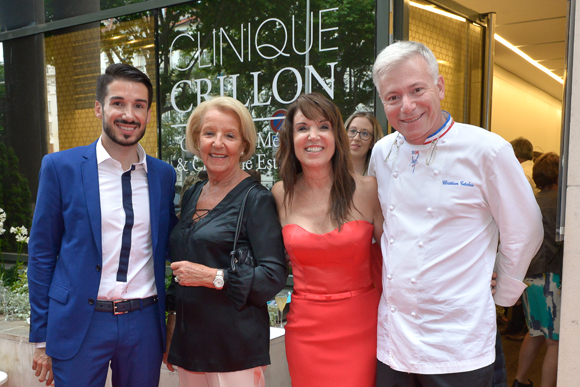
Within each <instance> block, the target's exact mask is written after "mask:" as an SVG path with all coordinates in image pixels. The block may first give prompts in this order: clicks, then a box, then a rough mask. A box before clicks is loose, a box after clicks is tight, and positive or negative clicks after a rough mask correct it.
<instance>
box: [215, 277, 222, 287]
mask: <svg viewBox="0 0 580 387" xmlns="http://www.w3.org/2000/svg"><path fill="white" fill-rule="evenodd" d="M213 285H214V286H215V287H216V288H223V286H224V279H223V278H221V277H217V278H216V279H214V280H213Z"/></svg>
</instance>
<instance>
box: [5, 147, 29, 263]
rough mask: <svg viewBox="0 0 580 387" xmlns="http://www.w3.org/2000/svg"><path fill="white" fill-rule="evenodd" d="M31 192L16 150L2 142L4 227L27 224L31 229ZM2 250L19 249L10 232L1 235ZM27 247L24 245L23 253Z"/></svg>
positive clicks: (7, 228) (12, 250) (11, 250)
mask: <svg viewBox="0 0 580 387" xmlns="http://www.w3.org/2000/svg"><path fill="white" fill-rule="evenodd" d="M30 203H31V194H30V188H29V187H28V180H26V178H25V177H23V176H22V175H21V174H20V172H19V163H18V157H16V154H15V153H14V150H13V149H12V148H10V147H7V146H6V145H5V144H3V143H2V142H0V208H3V209H4V211H6V214H7V218H6V222H4V228H5V229H6V230H9V229H10V227H19V226H25V227H26V228H27V229H30V225H31V223H32V214H31V209H30ZM0 240H1V241H2V251H4V252H16V251H18V245H17V242H16V241H15V240H14V237H10V233H8V232H6V233H4V235H2V236H0ZM26 251H27V248H26V247H24V251H22V252H23V253H26Z"/></svg>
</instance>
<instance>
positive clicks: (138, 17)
mask: <svg viewBox="0 0 580 387" xmlns="http://www.w3.org/2000/svg"><path fill="white" fill-rule="evenodd" d="M154 42H155V36H154V17H153V15H152V13H148V12H146V13H139V14H133V15H127V16H124V17H122V18H117V19H108V20H104V21H102V22H100V23H93V24H90V25H85V26H81V27H75V28H71V29H66V30H60V31H58V32H56V33H52V34H46V35H45V49H46V84H47V106H48V109H47V110H48V126H49V128H48V129H49V130H48V131H49V146H48V148H49V149H48V151H49V152H57V151H59V150H64V149H69V148H72V147H75V146H79V145H87V144H89V143H91V142H93V141H95V140H96V139H97V138H98V137H99V136H100V135H101V130H102V125H101V122H100V121H99V120H98V119H97V118H96V117H95V89H96V80H97V78H98V76H99V75H100V74H102V73H103V72H104V71H105V68H106V67H107V66H108V65H110V64H112V63H128V64H131V65H133V66H135V67H137V68H139V69H140V70H141V71H143V72H145V73H146V74H147V75H148V76H149V78H150V79H151V81H152V83H153V84H154V85H155V84H156V71H155V43H154ZM151 109H152V113H151V117H152V118H151V121H150V123H149V125H148V129H149V130H148V131H147V133H146V135H145V137H144V138H143V139H142V140H141V145H142V146H143V147H144V148H145V150H146V152H147V154H149V155H152V156H155V157H157V156H158V142H157V130H156V129H157V120H156V117H157V116H156V109H157V104H156V103H155V100H154V103H153V104H152V107H151Z"/></svg>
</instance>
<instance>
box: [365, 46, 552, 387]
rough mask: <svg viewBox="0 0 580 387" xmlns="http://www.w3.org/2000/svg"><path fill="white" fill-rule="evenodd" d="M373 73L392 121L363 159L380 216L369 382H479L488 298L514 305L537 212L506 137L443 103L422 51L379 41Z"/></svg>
mask: <svg viewBox="0 0 580 387" xmlns="http://www.w3.org/2000/svg"><path fill="white" fill-rule="evenodd" d="M373 80H374V83H375V86H376V87H377V90H378V92H379V95H380V98H381V100H382V102H383V106H384V109H385V113H386V115H387V119H388V120H389V123H390V124H391V125H392V127H393V128H395V129H396V130H397V132H395V133H393V134H391V135H389V136H387V137H385V138H383V139H382V140H381V141H379V142H378V143H377V144H376V145H375V147H374V149H373V153H372V156H371V160H370V164H369V174H370V175H373V176H376V178H377V182H378V187H379V199H380V202H381V207H382V211H383V216H384V219H385V223H384V228H383V229H384V233H383V237H382V240H381V246H382V252H383V263H384V265H383V294H382V297H381V301H380V306H379V321H378V347H377V358H378V370H377V387H387V386H398V385H417V386H425V387H431V386H436V387H439V386H441V387H443V386H470V387H479V386H481V387H489V386H490V385H491V381H492V378H493V362H494V360H495V341H496V329H497V328H496V312H495V306H494V303H495V304H498V305H501V306H510V305H513V304H514V303H515V302H516V301H517V299H518V298H519V296H520V294H521V293H522V291H523V290H524V289H525V287H526V285H525V284H524V283H523V282H522V279H523V278H524V276H525V274H526V270H527V268H528V265H529V263H530V261H531V259H532V258H533V256H534V255H535V253H536V251H537V250H538V248H539V247H540V244H541V242H542V238H543V229H542V218H541V213H540V210H539V208H538V205H537V204H536V200H535V199H534V196H533V194H532V191H531V190H530V189H529V187H528V186H527V180H526V177H525V176H524V173H523V170H522V168H521V166H520V164H519V162H518V161H517V159H516V157H515V156H514V152H513V149H512V147H511V145H510V144H509V143H508V142H507V141H505V140H503V139H502V138H501V137H499V136H498V135H496V134H493V133H490V132H488V131H486V130H484V129H482V128H479V127H475V126H471V125H465V124H461V123H458V122H455V121H454V120H453V117H451V115H450V114H449V113H448V112H446V111H442V110H441V100H442V99H443V97H444V94H445V83H444V80H443V77H442V76H441V75H439V71H438V65H437V60H436V58H435V56H434V55H433V53H432V52H431V50H430V49H429V48H427V47H426V46H425V45H423V44H421V43H416V42H398V43H394V44H392V45H390V46H388V47H387V48H385V49H384V50H383V51H382V52H381V53H380V54H379V56H378V57H377V59H376V62H375V64H374V67H373ZM500 235H501V242H499V237H500ZM498 243H499V246H498ZM494 269H495V271H496V272H497V273H498V277H497V287H496V292H495V296H492V294H491V292H490V291H489V286H490V278H491V276H492V272H493V271H494Z"/></svg>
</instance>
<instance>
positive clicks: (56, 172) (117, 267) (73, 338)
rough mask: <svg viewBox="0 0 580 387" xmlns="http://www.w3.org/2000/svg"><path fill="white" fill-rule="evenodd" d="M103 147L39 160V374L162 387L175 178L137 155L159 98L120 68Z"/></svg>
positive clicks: (33, 256)
mask: <svg viewBox="0 0 580 387" xmlns="http://www.w3.org/2000/svg"><path fill="white" fill-rule="evenodd" d="M96 97H97V98H96V99H97V101H96V102H95V114H96V116H97V118H99V119H100V120H101V121H102V124H103V131H102V134H101V137H100V138H99V139H98V140H97V141H95V142H94V143H92V144H91V145H88V146H81V147H77V148H73V149H69V150H65V151H62V152H57V153H52V154H49V155H47V156H45V157H44V159H43V161H42V166H41V169H40V177H39V179H40V181H39V188H38V197H37V201H36V208H35V213H34V219H33V223H32V230H31V235H30V245H29V253H30V257H29V265H28V283H29V289H30V305H31V309H32V312H31V322H30V342H34V343H36V350H35V353H34V358H33V366H32V368H33V369H34V370H35V371H36V375H37V376H38V377H39V380H40V381H41V382H43V381H46V383H47V385H49V384H50V383H51V382H52V380H53V378H54V381H55V383H56V385H57V386H58V387H65V386H75V387H78V386H83V387H92V386H104V385H105V381H106V376H107V372H108V368H109V366H110V368H111V370H112V380H113V385H114V386H123V387H127V386H129V387H131V386H135V387H137V386H138V387H143V386H151V387H153V386H158V384H159V373H160V366H161V360H162V356H163V350H164V348H165V344H164V340H165V285H164V284H165V280H164V279H165V259H166V255H167V240H168V238H169V233H170V232H171V229H172V228H173V226H174V225H175V223H176V220H177V219H176V217H175V209H174V206H173V197H174V186H175V171H174V169H173V168H172V167H171V166H169V165H168V164H166V163H164V162H162V161H160V160H158V159H155V158H153V157H150V156H147V155H146V154H145V150H144V149H143V148H142V147H141V145H139V143H138V142H139V140H140V139H141V138H142V137H143V135H144V134H145V127H146V125H147V123H149V120H150V119H151V101H152V97H153V87H152V85H151V81H150V80H149V78H148V77H147V76H146V75H145V74H143V73H142V72H141V71H139V70H137V69H136V68H134V67H132V66H129V65H124V64H113V65H111V66H109V67H108V68H107V70H106V72H105V74H103V75H101V76H100V77H99V78H98V80H97V94H96Z"/></svg>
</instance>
